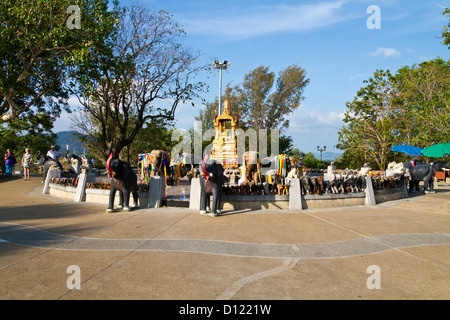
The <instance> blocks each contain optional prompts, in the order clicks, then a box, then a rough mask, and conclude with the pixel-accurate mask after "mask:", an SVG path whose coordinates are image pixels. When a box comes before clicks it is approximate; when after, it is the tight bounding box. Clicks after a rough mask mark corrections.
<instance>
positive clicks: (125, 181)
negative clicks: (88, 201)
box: [106, 152, 139, 212]
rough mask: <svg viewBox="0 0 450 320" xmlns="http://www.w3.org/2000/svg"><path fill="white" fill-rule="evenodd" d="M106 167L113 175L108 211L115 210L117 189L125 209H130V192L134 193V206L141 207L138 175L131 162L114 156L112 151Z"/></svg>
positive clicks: (120, 204)
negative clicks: (139, 203)
mask: <svg viewBox="0 0 450 320" xmlns="http://www.w3.org/2000/svg"><path fill="white" fill-rule="evenodd" d="M106 169H107V170H108V172H109V174H110V177H111V189H110V193H109V203H108V208H107V209H106V212H113V211H114V198H115V195H116V191H117V190H118V191H119V205H118V208H122V210H123V211H130V210H131V209H130V207H129V202H130V193H132V194H133V200H134V208H139V205H138V199H139V195H138V192H137V190H138V187H137V176H136V173H135V172H134V171H133V169H132V168H131V166H130V164H129V163H127V162H125V161H122V160H119V159H117V158H115V157H114V155H113V153H112V152H111V153H110V155H109V158H108V161H107V162H106Z"/></svg>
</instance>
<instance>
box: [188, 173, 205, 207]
mask: <svg viewBox="0 0 450 320" xmlns="http://www.w3.org/2000/svg"><path fill="white" fill-rule="evenodd" d="M202 194H205V179H204V178H203V177H201V178H192V180H191V193H190V199H189V209H190V210H196V211H199V210H200V206H201V200H202Z"/></svg>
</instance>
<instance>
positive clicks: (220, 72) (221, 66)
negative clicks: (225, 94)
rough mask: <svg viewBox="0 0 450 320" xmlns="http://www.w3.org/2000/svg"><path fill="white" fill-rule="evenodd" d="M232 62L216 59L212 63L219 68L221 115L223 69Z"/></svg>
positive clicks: (220, 104)
mask: <svg viewBox="0 0 450 320" xmlns="http://www.w3.org/2000/svg"><path fill="white" fill-rule="evenodd" d="M230 64H231V63H230V62H228V61H226V60H225V61H223V62H219V60H216V61H214V62H213V63H212V66H213V67H214V68H216V69H219V115H220V107H221V106H222V70H226V69H227V68H228V67H229V66H230Z"/></svg>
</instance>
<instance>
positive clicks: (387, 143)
mask: <svg viewBox="0 0 450 320" xmlns="http://www.w3.org/2000/svg"><path fill="white" fill-rule="evenodd" d="M364 83H366V84H367V85H366V86H365V87H363V88H361V89H360V90H359V91H358V93H357V95H356V97H355V99H354V100H353V101H352V102H347V111H346V112H345V117H344V119H343V121H344V127H343V128H342V129H341V130H340V131H339V144H340V148H341V149H343V150H346V151H347V150H348V151H351V152H352V155H356V154H364V155H366V157H367V158H368V159H369V160H370V161H371V162H374V164H376V166H377V167H378V168H380V169H385V168H386V166H387V161H388V155H389V153H390V152H391V147H392V145H393V143H394V141H395V137H396V136H397V135H398V132H396V125H397V123H396V121H397V119H398V118H397V116H398V115H399V109H398V105H397V100H396V99H397V88H396V87H395V82H394V79H393V76H392V74H391V73H390V71H389V70H387V71H382V70H377V71H376V72H375V73H374V76H373V77H372V78H370V79H369V80H365V81H364ZM374 167H375V166H373V168H374Z"/></svg>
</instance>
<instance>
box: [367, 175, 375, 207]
mask: <svg viewBox="0 0 450 320" xmlns="http://www.w3.org/2000/svg"><path fill="white" fill-rule="evenodd" d="M365 178H366V200H365V203H366V206H374V205H376V204H377V202H376V201H375V193H374V191H373V184H372V178H371V177H370V176H366V177H365Z"/></svg>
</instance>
